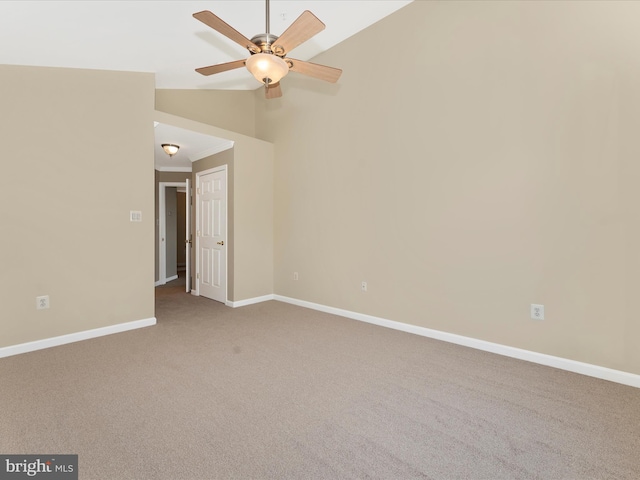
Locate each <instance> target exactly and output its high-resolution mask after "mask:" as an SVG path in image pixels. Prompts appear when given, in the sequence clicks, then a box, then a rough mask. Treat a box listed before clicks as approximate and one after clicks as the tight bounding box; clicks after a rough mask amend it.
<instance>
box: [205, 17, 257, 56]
mask: <svg viewBox="0 0 640 480" xmlns="http://www.w3.org/2000/svg"><path fill="white" fill-rule="evenodd" d="M193 16H194V18H196V19H197V20H200V21H201V22H202V23H204V24H205V25H208V26H209V27H211V28H213V29H214V30H216V31H217V32H220V33H221V34H222V35H224V36H225V37H227V38H229V39H231V40H233V41H234V42H236V43H237V44H238V45H240V46H242V47H243V48H246V49H247V50H249V51H250V52H253V53H260V48H259V47H258V46H256V44H255V43H253V42H252V41H251V40H249V39H248V38H247V37H245V36H244V35H242V34H241V33H240V32H238V31H237V30H236V29H235V28H233V27H232V26H231V25H229V24H228V23H226V22H224V21H223V20H222V19H220V18H219V17H217V16H216V15H214V14H213V13H211V12H210V11H209V10H203V11H202V12H198V13H194V14H193Z"/></svg>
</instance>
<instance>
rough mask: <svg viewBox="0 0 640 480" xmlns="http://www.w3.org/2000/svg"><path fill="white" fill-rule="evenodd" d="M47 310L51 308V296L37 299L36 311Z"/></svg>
mask: <svg viewBox="0 0 640 480" xmlns="http://www.w3.org/2000/svg"><path fill="white" fill-rule="evenodd" d="M45 308H49V295H42V296H41V297H36V310H44V309H45Z"/></svg>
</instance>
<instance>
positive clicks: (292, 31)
mask: <svg viewBox="0 0 640 480" xmlns="http://www.w3.org/2000/svg"><path fill="white" fill-rule="evenodd" d="M193 16H194V17H195V18H196V19H197V20H200V21H201V22H202V23H204V24H205V25H208V26H209V27H211V28H213V29H214V30H216V31H218V32H219V33H221V34H223V35H224V36H226V37H228V38H229V39H231V40H233V41H234V42H236V43H237V44H238V45H241V46H242V47H243V48H246V49H247V50H249V53H250V54H251V55H250V56H249V58H247V59H245V60H235V61H233V62H227V63H220V64H217V65H211V66H209V67H202V68H196V72H198V73H200V74H202V75H213V74H216V73H221V72H226V71H228V70H234V69H236V68H241V67H244V66H246V67H247V70H249V72H251V74H252V75H253V76H254V77H255V78H256V80H258V81H259V82H262V83H263V84H264V85H265V95H266V98H277V97H281V96H282V90H281V89H280V80H281V79H282V78H283V77H284V76H285V75H286V74H287V73H289V71H291V72H297V73H302V74H303V75H308V76H310V77H314V78H319V79H320V80H325V81H327V82H331V83H335V82H337V81H338V78H340V75H341V74H342V70H341V69H339V68H333V67H327V66H326V65H318V64H316V63H311V62H304V61H302V60H295V59H293V58H288V57H287V54H288V53H289V52H290V51H291V50H293V49H294V48H296V47H297V46H298V45H300V44H301V43H303V42H306V41H307V40H309V39H310V38H311V37H313V36H314V35H316V34H317V33H320V32H321V31H322V30H324V28H325V25H324V23H322V22H321V21H320V20H318V18H317V17H316V16H315V15H314V14H313V13H311V12H310V11H308V10H305V11H304V12H303V13H302V15H300V16H299V17H298V18H297V19H296V20H295V21H294V22H293V23H292V24H291V25H289V28H287V29H286V30H285V31H284V33H283V34H282V35H280V36H279V37H277V36H276V35H272V34H271V33H269V0H266V33H259V34H258V35H255V36H254V37H253V38H251V40H249V39H248V38H247V37H245V36H244V35H242V34H241V33H240V32H238V31H237V30H236V29H234V28H233V27H231V26H230V25H228V24H227V23H225V22H224V21H223V20H221V19H220V18H219V17H217V16H216V15H214V14H213V13H211V12H210V11H208V10H204V11H202V12H198V13H194V14H193Z"/></svg>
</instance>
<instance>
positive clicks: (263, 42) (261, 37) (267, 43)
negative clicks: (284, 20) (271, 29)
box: [249, 33, 285, 57]
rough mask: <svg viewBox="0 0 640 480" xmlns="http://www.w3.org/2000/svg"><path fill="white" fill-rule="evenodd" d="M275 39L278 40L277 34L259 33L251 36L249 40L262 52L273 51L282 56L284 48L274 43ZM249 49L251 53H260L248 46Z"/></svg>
mask: <svg viewBox="0 0 640 480" xmlns="http://www.w3.org/2000/svg"><path fill="white" fill-rule="evenodd" d="M276 40H278V36H277V35H272V34H270V33H259V34H258V35H255V36H254V37H253V38H251V42H252V43H254V44H255V45H257V47H258V48H259V49H260V52H262V53H274V54H276V55H278V56H280V57H283V56H284V54H285V51H284V48H282V47H281V46H280V45H274V44H275V42H276ZM249 51H250V52H251V53H252V54H255V53H260V52H255V51H254V50H253V49H251V48H249Z"/></svg>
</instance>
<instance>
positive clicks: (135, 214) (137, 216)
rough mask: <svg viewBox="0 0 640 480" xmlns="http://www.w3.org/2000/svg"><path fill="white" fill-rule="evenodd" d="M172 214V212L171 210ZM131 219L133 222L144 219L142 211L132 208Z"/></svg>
mask: <svg viewBox="0 0 640 480" xmlns="http://www.w3.org/2000/svg"><path fill="white" fill-rule="evenodd" d="M169 215H171V212H169ZM129 221H131V222H141V221H142V212H141V211H140V210H131V211H130V212H129Z"/></svg>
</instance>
